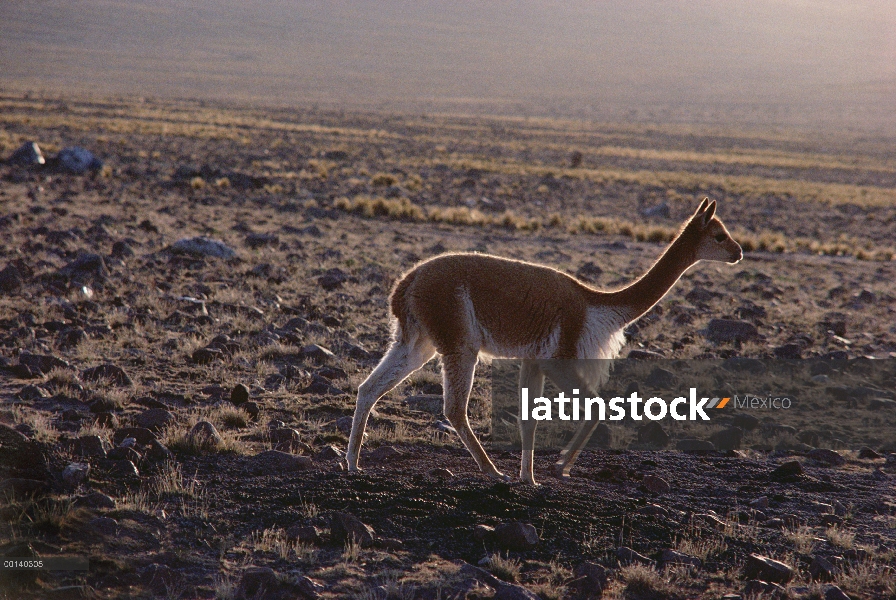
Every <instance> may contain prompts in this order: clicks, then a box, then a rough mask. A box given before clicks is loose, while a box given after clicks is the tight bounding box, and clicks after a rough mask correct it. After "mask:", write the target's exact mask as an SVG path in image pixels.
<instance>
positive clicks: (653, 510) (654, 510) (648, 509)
mask: <svg viewBox="0 0 896 600" xmlns="http://www.w3.org/2000/svg"><path fill="white" fill-rule="evenodd" d="M638 514H639V515H644V516H647V517H663V518H668V517H669V511H668V510H667V509H665V508H663V507H662V506H659V505H657V504H648V505H646V506H642V507H641V508H639V509H638Z"/></svg>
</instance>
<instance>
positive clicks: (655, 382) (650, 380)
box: [644, 367, 678, 390]
mask: <svg viewBox="0 0 896 600" xmlns="http://www.w3.org/2000/svg"><path fill="white" fill-rule="evenodd" d="M677 383H678V378H677V377H676V376H675V374H674V373H673V372H672V371H669V370H668V369H663V368H661V367H655V368H654V369H653V370H651V371H650V373H648V374H647V377H645V378H644V385H646V386H647V387H648V388H651V389H655V390H667V389H671V388H673V387H674V386H675V385H676V384H677Z"/></svg>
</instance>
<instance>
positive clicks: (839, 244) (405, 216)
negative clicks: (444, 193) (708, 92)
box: [335, 195, 896, 261]
mask: <svg viewBox="0 0 896 600" xmlns="http://www.w3.org/2000/svg"><path fill="white" fill-rule="evenodd" d="M335 207H336V208H337V209H339V210H343V211H345V212H349V213H356V214H360V215H362V216H364V217H366V218H375V217H386V218H389V219H393V220H400V221H415V222H421V223H422V222H431V223H448V224H451V225H465V226H472V227H501V228H505V229H510V230H515V231H538V230H540V229H543V228H544V229H566V231H568V232H569V233H572V234H579V233H584V234H607V235H620V236H624V237H627V238H630V239H632V240H635V241H639V242H650V243H655V244H666V243H669V242H671V241H672V240H673V239H675V236H676V234H677V233H678V227H676V226H667V225H658V224H650V223H635V222H633V221H628V220H625V219H618V218H615V217H586V216H578V217H573V218H571V219H565V218H564V217H563V216H562V215H560V214H557V213H553V214H551V216H550V217H549V218H548V220H547V221H542V220H541V219H539V218H530V217H525V216H522V215H518V214H516V213H515V212H513V211H511V210H506V211H504V212H503V213H501V214H499V215H491V214H486V213H484V212H482V211H480V210H478V209H475V208H468V207H466V206H449V207H431V208H423V207H420V206H417V205H415V204H414V203H412V202H411V201H410V200H408V199H407V198H394V199H391V198H380V197H371V196H365V195H359V196H355V198H353V199H349V198H346V197H341V198H337V199H336V202H335ZM732 234H733V237H734V239H735V240H737V241H738V243H740V245H741V246H742V247H743V249H744V251H745V252H755V251H762V252H775V253H785V252H788V253H791V252H807V253H810V254H822V255H826V256H854V257H856V258H858V259H859V260H875V261H889V260H893V259H894V258H896V249H893V248H889V247H883V248H876V247H874V246H873V245H871V244H870V243H869V242H868V241H867V240H865V241H863V240H858V239H853V238H848V237H845V236H841V238H840V239H839V240H838V241H836V242H820V241H818V240H815V239H810V238H804V237H792V236H787V235H785V234H783V233H778V232H764V233H752V232H748V231H743V230H737V229H735V230H733V232H732Z"/></svg>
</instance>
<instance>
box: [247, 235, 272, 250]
mask: <svg viewBox="0 0 896 600" xmlns="http://www.w3.org/2000/svg"><path fill="white" fill-rule="evenodd" d="M245 243H246V245H247V246H249V247H250V248H261V247H263V246H276V245H277V244H279V243H280V238H279V237H278V236H277V234H274V233H250V234H249V235H247V236H246V239H245Z"/></svg>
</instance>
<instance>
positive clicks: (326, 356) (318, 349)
mask: <svg viewBox="0 0 896 600" xmlns="http://www.w3.org/2000/svg"><path fill="white" fill-rule="evenodd" d="M301 356H302V358H306V359H311V360H313V361H316V362H325V361H328V360H332V359H335V358H336V355H335V354H333V353H332V352H330V351H329V350H328V349H327V348H324V347H323V346H319V345H317V344H309V345H307V346H305V347H303V348H302V351H301Z"/></svg>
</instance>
